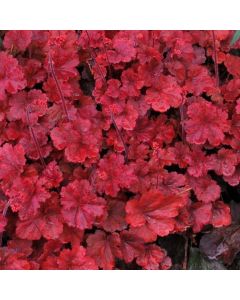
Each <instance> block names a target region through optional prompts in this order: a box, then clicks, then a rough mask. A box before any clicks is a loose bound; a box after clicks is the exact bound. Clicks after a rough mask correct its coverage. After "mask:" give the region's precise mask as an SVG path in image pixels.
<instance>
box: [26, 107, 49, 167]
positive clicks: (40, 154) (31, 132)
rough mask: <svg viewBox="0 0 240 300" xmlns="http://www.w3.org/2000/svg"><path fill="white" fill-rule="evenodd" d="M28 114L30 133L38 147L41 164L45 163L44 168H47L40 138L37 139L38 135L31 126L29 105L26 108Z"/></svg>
mask: <svg viewBox="0 0 240 300" xmlns="http://www.w3.org/2000/svg"><path fill="white" fill-rule="evenodd" d="M26 115H27V122H28V127H29V131H30V135H31V136H32V138H33V141H34V144H35V147H36V149H37V152H38V156H39V158H40V161H41V164H42V165H43V167H44V168H46V164H45V161H44V159H43V156H42V152H41V148H40V145H39V142H38V139H37V137H36V135H35V133H34V130H33V128H32V126H31V123H30V117H29V107H27V109H26Z"/></svg>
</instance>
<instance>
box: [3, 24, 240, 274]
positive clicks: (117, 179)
mask: <svg viewBox="0 0 240 300" xmlns="http://www.w3.org/2000/svg"><path fill="white" fill-rule="evenodd" d="M232 36H233V31H215V32H212V31H123V30H120V31H86V30H83V31H79V30H78V31H30V30H29V31H1V32H0V37H1V44H0V235H1V239H0V242H1V247H0V269H5V270H6V269H64V270H65V269H84V270H86V269H94V270H95V269H169V268H171V265H172V262H171V258H170V257H169V254H168V253H167V251H166V249H164V247H163V246H161V247H160V245H159V242H158V241H159V239H161V238H164V237H167V236H168V235H171V234H179V235H183V236H187V235H186V233H189V234H190V235H192V236H196V235H197V234H198V233H200V232H201V231H202V230H204V228H206V226H208V227H209V226H210V227H217V228H218V227H222V226H227V225H230V224H231V215H230V208H229V205H228V204H227V202H228V200H229V201H230V200H231V199H223V197H222V192H223V188H222V185H221V183H222V182H224V183H225V186H226V185H227V186H237V185H238V184H239V182H240V168H239V163H240V155H239V151H240V143H239V138H240V57H239V56H238V55H237V54H236V53H237V52H236V50H237V48H238V47H239V46H240V44H239V42H237V43H236V44H235V45H234V46H232V45H231V44H230V42H231V39H232ZM234 50H235V52H234ZM188 236H189V235H188ZM173 247H174V246H173Z"/></svg>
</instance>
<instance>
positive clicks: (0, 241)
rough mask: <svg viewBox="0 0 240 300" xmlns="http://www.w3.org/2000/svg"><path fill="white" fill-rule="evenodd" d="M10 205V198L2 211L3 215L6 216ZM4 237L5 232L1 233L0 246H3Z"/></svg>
mask: <svg viewBox="0 0 240 300" xmlns="http://www.w3.org/2000/svg"><path fill="white" fill-rule="evenodd" d="M9 206H10V201H9V200H8V201H7V203H6V204H5V206H4V209H3V212H2V215H3V217H6V214H7V211H8V208H9ZM2 237H3V232H1V233H0V247H2Z"/></svg>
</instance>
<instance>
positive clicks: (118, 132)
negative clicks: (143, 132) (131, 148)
mask: <svg viewBox="0 0 240 300" xmlns="http://www.w3.org/2000/svg"><path fill="white" fill-rule="evenodd" d="M86 34H87V37H88V42H89V47H88V48H89V51H90V56H91V59H92V60H94V61H95V63H96V65H97V67H98V70H99V73H100V76H101V78H102V80H103V81H104V82H105V84H106V83H107V81H106V78H105V77H104V76H103V73H102V71H101V68H100V66H99V64H98V62H97V61H96V59H95V57H94V56H93V54H92V50H91V47H90V36H89V34H88V31H87V30H86ZM104 49H105V46H104ZM105 51H106V49H105ZM94 55H95V56H96V53H94ZM106 57H107V52H106ZM107 61H108V63H109V60H108V57H107ZM109 67H110V63H109ZM110 116H111V120H112V123H113V126H114V128H115V130H116V132H117V135H118V137H119V139H120V140H121V142H122V144H123V147H124V152H125V154H124V158H125V163H127V162H128V148H127V145H126V143H125V142H124V139H123V136H122V134H121V132H120V130H119V128H118V126H117V123H116V121H115V118H114V115H113V112H110Z"/></svg>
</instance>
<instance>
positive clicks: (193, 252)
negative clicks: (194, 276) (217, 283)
mask: <svg viewBox="0 0 240 300" xmlns="http://www.w3.org/2000/svg"><path fill="white" fill-rule="evenodd" d="M188 265H189V268H188V269H189V270H225V269H226V268H225V267H224V265H223V264H221V263H220V262H218V261H217V260H209V259H207V258H205V257H203V255H202V254H201V252H200V251H199V250H198V249H197V248H191V249H190V256H189V262H188Z"/></svg>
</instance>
